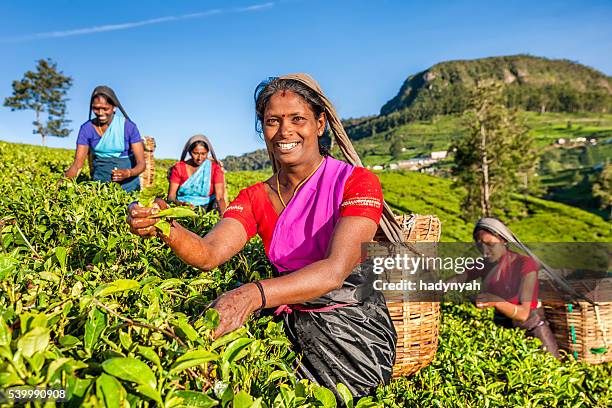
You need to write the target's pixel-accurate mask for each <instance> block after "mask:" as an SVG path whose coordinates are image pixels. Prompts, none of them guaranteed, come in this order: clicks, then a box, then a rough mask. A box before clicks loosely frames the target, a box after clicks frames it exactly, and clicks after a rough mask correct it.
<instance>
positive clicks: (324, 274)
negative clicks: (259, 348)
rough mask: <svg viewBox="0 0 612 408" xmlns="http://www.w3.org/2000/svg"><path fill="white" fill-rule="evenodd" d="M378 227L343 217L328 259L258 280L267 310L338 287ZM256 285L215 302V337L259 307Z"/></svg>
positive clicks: (374, 224) (259, 299)
mask: <svg viewBox="0 0 612 408" xmlns="http://www.w3.org/2000/svg"><path fill="white" fill-rule="evenodd" d="M376 229H377V225H376V223H375V222H374V221H372V220H370V219H368V218H365V217H342V218H341V219H340V221H339V222H338V224H337V225H336V228H335V229H334V234H333V236H332V240H331V242H330V246H329V249H328V254H327V256H326V257H325V258H324V259H322V260H320V261H317V262H314V263H312V264H310V265H308V266H306V267H304V268H302V269H300V270H297V271H295V272H292V273H288V274H285V275H282V276H279V277H277V278H273V279H268V280H264V281H261V282H260V283H261V285H262V287H263V290H264V293H265V296H266V307H276V306H280V305H284V304H299V303H303V302H306V301H308V300H311V299H315V298H318V297H320V296H322V295H324V294H326V293H329V292H330V291H332V290H334V289H337V288H340V287H341V286H342V284H343V282H344V280H345V279H346V278H347V277H348V276H349V275H350V273H351V272H352V270H353V268H354V267H355V266H356V265H357V264H358V263H359V259H360V257H361V244H362V243H364V242H369V241H371V240H372V239H373V238H374V234H375V233H376ZM261 302H262V300H261V294H260V292H259V289H258V288H257V286H255V284H247V285H243V286H241V287H240V288H238V289H234V290H232V291H230V292H227V293H225V294H223V295H221V296H220V297H219V298H218V299H217V301H216V302H215V306H214V307H215V309H216V310H217V311H218V312H219V315H220V324H219V327H218V328H217V330H216V331H215V336H221V335H223V334H224V333H227V332H230V331H233V330H235V329H237V328H238V327H240V326H241V325H242V324H243V323H244V321H245V320H246V318H247V317H248V315H249V314H250V313H251V312H253V311H254V310H256V309H257V308H259V307H260V306H261Z"/></svg>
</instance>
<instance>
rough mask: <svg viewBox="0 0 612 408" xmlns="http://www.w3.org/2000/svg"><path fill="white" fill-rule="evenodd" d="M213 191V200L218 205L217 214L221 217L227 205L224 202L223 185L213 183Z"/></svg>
mask: <svg viewBox="0 0 612 408" xmlns="http://www.w3.org/2000/svg"><path fill="white" fill-rule="evenodd" d="M214 189H215V199H216V200H217V204H219V213H221V214H222V215H223V213H224V212H225V209H226V208H227V203H226V202H225V185H224V184H223V183H215V185H214Z"/></svg>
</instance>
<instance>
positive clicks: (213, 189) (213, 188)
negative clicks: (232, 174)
mask: <svg viewBox="0 0 612 408" xmlns="http://www.w3.org/2000/svg"><path fill="white" fill-rule="evenodd" d="M187 153H189V155H190V156H191V158H190V159H189V160H185V159H186V158H187ZM224 180H225V179H224V176H223V168H222V167H221V165H220V162H219V161H218V160H217V156H216V155H215V151H214V150H213V148H212V144H211V143H210V140H208V138H207V137H206V136H204V135H195V136H192V137H191V138H190V139H189V140H188V141H187V143H185V147H184V148H183V153H182V154H181V161H179V162H178V163H176V164H175V165H174V166H172V168H171V169H170V173H169V176H168V181H169V186H168V201H170V202H174V203H177V204H181V205H190V206H192V207H196V206H197V207H205V208H206V211H212V210H213V209H217V210H218V211H219V212H220V213H221V214H223V212H224V211H225V207H226V206H227V204H226V202H225V181H224Z"/></svg>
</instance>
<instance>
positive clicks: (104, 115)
mask: <svg viewBox="0 0 612 408" xmlns="http://www.w3.org/2000/svg"><path fill="white" fill-rule="evenodd" d="M91 111H92V112H93V113H94V114H95V115H96V119H98V123H99V124H100V125H106V124H108V123H110V121H111V120H112V119H113V114H114V113H115V107H114V106H113V105H111V104H110V103H108V101H107V100H106V98H105V97H103V96H96V97H95V98H94V100H93V102H92V103H91Z"/></svg>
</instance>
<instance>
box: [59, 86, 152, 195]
mask: <svg viewBox="0 0 612 408" xmlns="http://www.w3.org/2000/svg"><path fill="white" fill-rule="evenodd" d="M117 108H119V112H117ZM92 112H93V113H94V114H95V116H96V117H95V118H94V119H93V120H92V119H91V113H92ZM90 153H91V156H90V159H93V163H92V164H93V165H92V166H91V170H92V172H91V173H92V174H91V177H92V180H94V181H104V182H111V181H113V182H116V183H119V184H120V185H121V188H123V189H124V190H125V191H128V192H129V191H134V190H140V178H139V177H138V175H139V174H140V173H142V172H143V171H144V169H145V160H144V145H143V143H142V138H141V137H140V133H139V132H138V128H137V127H136V124H135V123H134V122H132V121H130V119H129V117H128V115H127V113H126V112H125V110H124V109H123V106H121V103H120V102H119V99H118V98H117V95H115V92H114V91H113V90H112V89H111V88H109V87H107V86H98V87H96V89H94V91H93V93H92V95H91V103H90V108H89V120H88V121H87V122H85V123H84V124H83V125H82V126H81V129H80V130H79V135H78V138H77V149H76V154H75V158H74V162H73V163H72V165H71V166H70V168H69V169H68V170H67V171H66V173H65V175H66V177H69V178H73V177H76V176H77V175H78V174H79V171H80V170H81V168H82V167H83V164H84V163H85V159H86V158H87V156H88V155H89V154H90Z"/></svg>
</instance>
